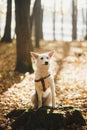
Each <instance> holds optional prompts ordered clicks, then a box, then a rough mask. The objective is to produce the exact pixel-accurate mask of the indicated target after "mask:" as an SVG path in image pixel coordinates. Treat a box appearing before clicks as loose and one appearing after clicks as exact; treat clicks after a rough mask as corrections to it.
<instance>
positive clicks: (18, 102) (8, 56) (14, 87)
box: [0, 41, 87, 130]
mask: <svg viewBox="0 0 87 130" xmlns="http://www.w3.org/2000/svg"><path fill="white" fill-rule="evenodd" d="M53 49H54V50H55V51H56V54H55V61H53V63H52V66H51V67H52V70H53V72H54V73H53V74H54V78H55V84H56V102H57V104H58V105H62V106H75V107H77V108H79V109H81V111H82V114H83V117H84V118H85V119H86V121H87V41H82V42H71V43H69V42H57V41H56V42H50V41H48V42H45V43H44V42H43V41H42V42H41V47H40V48H39V49H35V51H37V52H45V51H49V50H53ZM15 64H16V43H15V42H13V43H12V44H11V43H10V44H6V43H3V44H0V93H1V94H0V125H1V127H2V128H5V129H6V130H11V127H10V124H11V120H10V119H9V118H8V119H7V118H6V117H5V116H6V115H7V113H9V112H11V111H12V110H13V109H23V108H27V107H29V106H31V95H32V94H33V93H34V73H33V74H29V73H28V72H27V73H25V74H22V73H18V72H14V69H15ZM33 66H34V65H33Z"/></svg>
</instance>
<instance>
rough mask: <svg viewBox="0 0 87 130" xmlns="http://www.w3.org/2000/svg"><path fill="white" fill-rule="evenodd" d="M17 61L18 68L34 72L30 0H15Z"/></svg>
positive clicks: (18, 69) (22, 70)
mask: <svg viewBox="0 0 87 130" xmlns="http://www.w3.org/2000/svg"><path fill="white" fill-rule="evenodd" d="M15 8H16V10H15V14H16V36H17V39H16V41H17V63H16V70H17V71H20V72H26V71H29V72H32V71H33V69H32V64H31V57H30V51H32V50H33V47H32V43H31V38H30V0H15Z"/></svg>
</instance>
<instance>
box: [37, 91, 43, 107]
mask: <svg viewBox="0 0 87 130" xmlns="http://www.w3.org/2000/svg"><path fill="white" fill-rule="evenodd" d="M37 94H38V108H40V107H42V92H40V91H38V92H37Z"/></svg>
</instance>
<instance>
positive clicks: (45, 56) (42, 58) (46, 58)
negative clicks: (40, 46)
mask: <svg viewBox="0 0 87 130" xmlns="http://www.w3.org/2000/svg"><path fill="white" fill-rule="evenodd" d="M54 52H55V51H54V50H53V51H50V52H47V53H42V54H38V53H35V52H31V56H32V57H33V58H34V59H35V60H36V64H37V65H38V67H41V66H45V67H49V65H50V59H51V58H52V56H53V55H54Z"/></svg>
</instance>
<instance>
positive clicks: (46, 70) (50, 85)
mask: <svg viewBox="0 0 87 130" xmlns="http://www.w3.org/2000/svg"><path fill="white" fill-rule="evenodd" d="M31 55H32V57H33V58H34V59H35V61H36V70H35V81H38V80H40V79H41V78H43V79H44V83H45V91H44V90H43V84H42V83H41V81H38V82H35V94H34V95H33V97H32V103H33V105H34V107H35V108H40V107H42V106H52V107H55V84H54V79H53V77H52V75H51V74H50V60H51V58H52V56H53V55H54V51H50V52H48V53H42V54H38V53H34V52H31ZM49 74H50V75H49Z"/></svg>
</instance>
